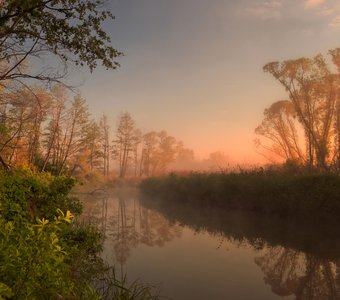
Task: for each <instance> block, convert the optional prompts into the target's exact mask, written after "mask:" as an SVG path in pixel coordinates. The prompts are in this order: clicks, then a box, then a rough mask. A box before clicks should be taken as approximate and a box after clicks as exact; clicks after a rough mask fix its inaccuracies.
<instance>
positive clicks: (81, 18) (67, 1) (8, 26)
mask: <svg viewBox="0 0 340 300" xmlns="http://www.w3.org/2000/svg"><path fill="white" fill-rule="evenodd" d="M105 2H106V0H30V1H23V0H11V1H0V88H1V87H2V88H3V87H6V86H9V85H10V84H13V83H14V82H15V83H18V82H20V83H22V84H23V85H24V86H26V85H27V83H29V82H31V80H32V79H34V80H39V81H46V82H51V81H57V82H62V81H63V79H64V78H65V75H66V74H67V67H68V65H70V64H74V65H80V66H87V67H88V68H89V69H90V71H91V72H92V71H93V69H94V68H96V67H97V64H98V62H101V63H102V65H103V66H104V67H106V68H107V69H115V68H116V67H117V66H118V65H119V64H118V63H117V61H116V58H117V57H118V56H120V55H121V52H119V51H118V50H116V49H114V48H113V47H112V46H110V38H109V36H108V34H107V33H106V32H105V31H104V30H103V28H102V24H103V22H104V21H105V20H107V19H112V18H113V16H112V14H111V12H110V11H108V10H107V9H105ZM46 55H49V56H53V57H54V59H48V60H46V59H45V57H46ZM29 61H31V62H34V65H35V66H36V67H35V68H34V69H33V68H31V69H30V68H28V67H27V66H28V62H29ZM47 61H50V62H52V63H51V64H50V65H48V64H46V62H47ZM57 66H62V67H61V68H59V69H58V68H57ZM39 67H40V68H39ZM49 153H50V151H49ZM1 155H2V153H0V163H1V164H2V165H3V167H4V168H6V169H7V168H8V167H7V164H6V163H5V161H4V159H3V158H2V156H1ZM45 163H46V158H45V161H44V165H45ZM43 168H45V166H44V167H43Z"/></svg>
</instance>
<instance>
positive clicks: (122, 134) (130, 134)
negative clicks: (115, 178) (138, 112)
mask: <svg viewBox="0 0 340 300" xmlns="http://www.w3.org/2000/svg"><path fill="white" fill-rule="evenodd" d="M136 129H137V128H136V124H135V121H134V120H133V119H132V117H131V115H130V114H129V113H127V112H126V113H123V114H121V115H120V116H119V120H118V126H117V131H116V138H115V140H114V141H113V143H114V147H115V149H114V157H115V159H116V160H118V161H119V177H121V178H124V177H125V176H126V173H127V170H128V166H129V163H130V162H131V159H132V157H131V154H132V152H133V149H134V146H135V145H136V142H137V139H138V136H137V135H136V133H137V131H136Z"/></svg>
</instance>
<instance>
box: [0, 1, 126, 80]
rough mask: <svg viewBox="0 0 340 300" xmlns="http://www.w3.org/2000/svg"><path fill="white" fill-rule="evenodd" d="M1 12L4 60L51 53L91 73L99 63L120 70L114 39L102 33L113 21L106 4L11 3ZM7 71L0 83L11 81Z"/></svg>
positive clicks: (1, 4)
mask: <svg viewBox="0 0 340 300" xmlns="http://www.w3.org/2000/svg"><path fill="white" fill-rule="evenodd" d="M0 9H1V12H0V27H1V32H0V41H1V45H2V47H1V48H0V51H1V53H2V54H3V55H2V57H3V58H4V60H5V59H7V60H8V61H10V60H15V57H19V58H21V57H24V58H26V56H28V57H29V56H43V55H44V53H46V52H50V53H51V54H54V55H55V56H56V57H57V58H59V59H60V60H61V61H64V62H73V63H75V64H76V65H87V66H88V67H89V68H90V70H91V71H92V70H93V69H94V68H95V67H96V66H97V61H98V60H99V61H101V62H102V64H103V66H104V67H106V68H112V69H114V68H116V67H117V66H118V63H117V62H116V61H115V60H114V59H115V58H116V57H117V56H119V55H121V53H120V52H119V51H117V50H116V49H114V48H113V47H112V46H110V45H109V43H110V38H109V36H108V35H107V33H106V32H105V31H104V30H103V29H102V23H103V22H104V21H105V20H107V19H112V18H113V16H112V14H111V12H110V11H108V10H106V9H105V1H103V0H95V1H93V0H66V1H65V0H56V1H42V0H31V1H22V0H11V1H1V2H0ZM25 55H26V56H25ZM18 61H19V62H18ZM20 63H22V61H20V59H18V60H17V64H20ZM6 71H7V70H6ZM6 71H5V72H4V74H0V79H6V78H7V79H8V78H11V74H12V72H11V70H10V69H9V70H8V71H7V72H6ZM12 71H13V70H12ZM15 75H17V74H15ZM25 75H26V76H27V75H28V74H23V75H22V77H25ZM31 76H33V75H31ZM17 77H18V75H17ZM36 78H37V79H49V78H50V77H44V76H43V75H40V76H37V77H36Z"/></svg>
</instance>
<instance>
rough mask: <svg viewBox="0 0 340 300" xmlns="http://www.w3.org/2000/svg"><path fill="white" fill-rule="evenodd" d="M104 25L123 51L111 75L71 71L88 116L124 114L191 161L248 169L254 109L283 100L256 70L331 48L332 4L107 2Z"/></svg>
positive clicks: (339, 24)
mask: <svg viewBox="0 0 340 300" xmlns="http://www.w3.org/2000/svg"><path fill="white" fill-rule="evenodd" d="M112 11H113V14H114V15H115V16H116V20H115V21H113V22H110V23H108V24H106V29H107V30H108V31H109V32H110V34H111V36H112V41H113V45H114V46H115V47H117V48H118V49H119V50H122V51H123V52H124V53H125V56H124V57H123V58H121V59H120V60H119V61H120V63H121V68H120V69H118V70H116V71H105V70H103V69H100V68H99V69H98V70H96V71H95V72H94V74H92V75H90V74H88V73H86V72H83V73H79V74H78V75H77V76H78V79H79V81H80V82H84V85H83V86H82V87H81V88H80V90H81V93H82V94H83V96H84V97H85V98H86V99H87V100H88V102H89V104H90V109H91V111H93V112H94V114H95V115H96V116H100V115H101V114H102V113H105V114H107V115H108V117H109V118H110V119H111V127H112V130H114V127H115V122H116V118H117V116H118V115H119V114H120V113H121V112H124V111H128V112H130V113H131V115H132V116H133V117H134V119H135V120H136V122H137V124H138V126H139V127H140V128H141V129H142V130H144V131H149V130H156V131H158V130H166V131H168V133H169V134H171V135H173V136H174V137H176V138H177V139H179V140H182V141H183V142H184V144H185V145H186V147H189V148H192V149H194V150H195V153H196V154H197V156H198V157H204V156H207V155H208V154H209V153H210V152H213V151H217V150H220V151H223V152H225V153H226V154H227V155H228V156H229V157H230V158H231V160H232V161H237V162H239V163H243V162H247V163H249V162H253V161H254V162H255V161H258V160H259V159H262V158H261V156H259V155H258V154H256V149H255V147H254V143H253V140H254V138H255V135H254V129H255V127H256V126H257V125H259V123H260V122H261V120H262V113H263V110H264V109H265V108H266V107H268V106H269V105H270V104H271V103H272V102H274V101H277V100H281V99H284V98H287V96H286V94H285V91H284V90H283V88H282V87H280V85H279V84H278V83H276V82H275V80H274V79H273V78H271V76H270V75H268V74H264V73H263V72H262V67H263V65H264V64H266V63H267V62H270V61H273V60H284V59H290V58H299V57H301V56H314V55H316V54H318V53H320V52H321V53H324V54H325V53H326V52H327V50H329V49H333V48H336V47H340V2H339V1H338V0H337V1H335V0H306V1H304V0H239V1H234V0H210V1H206V0H184V1H183V0H171V1H170V0H164V1H159V0H142V1H141V0H124V1H123V0H113V1H112Z"/></svg>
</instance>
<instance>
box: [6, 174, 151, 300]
mask: <svg viewBox="0 0 340 300" xmlns="http://www.w3.org/2000/svg"><path fill="white" fill-rule="evenodd" d="M75 184H76V180H75V179H74V178H71V177H66V176H58V177H54V176H52V175H50V174H48V173H33V172H31V171H29V170H19V169H17V170H12V171H11V172H2V173H0V211H1V214H0V240H1V243H0V298H1V299H18V300H21V299H57V298H58V299H108V300H114V299H120V300H121V299H131V300H138V299H157V297H156V296H153V295H152V288H151V287H150V286H148V285H145V284H140V283H138V282H135V283H133V284H129V283H127V281H126V278H122V279H118V278H117V276H116V274H115V271H114V268H112V267H109V266H107V265H106V264H105V263H104V261H103V259H101V257H100V253H101V251H102V246H103V234H102V232H101V231H100V230H99V229H98V228H97V227H95V226H92V225H87V224H84V223H79V222H77V221H76V220H75V219H77V218H75V216H77V217H79V216H80V214H81V211H82V205H81V203H80V202H79V200H78V199H77V198H76V197H74V196H70V191H71V190H72V188H73V186H74V185H75Z"/></svg>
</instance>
